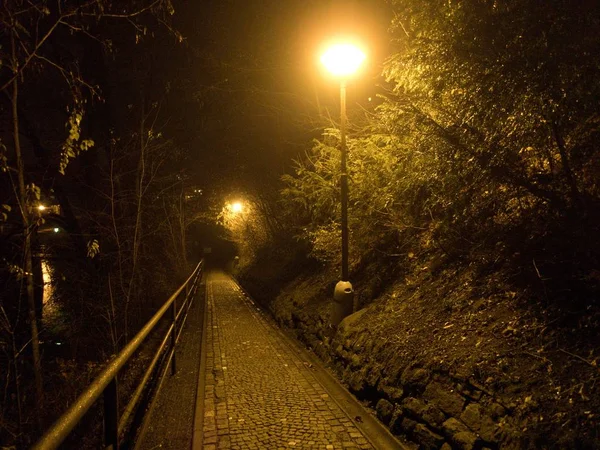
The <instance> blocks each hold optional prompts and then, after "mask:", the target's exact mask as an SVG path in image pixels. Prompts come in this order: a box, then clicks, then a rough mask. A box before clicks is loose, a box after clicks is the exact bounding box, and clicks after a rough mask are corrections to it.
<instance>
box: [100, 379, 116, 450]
mask: <svg viewBox="0 0 600 450" xmlns="http://www.w3.org/2000/svg"><path fill="white" fill-rule="evenodd" d="M104 448H105V449H106V450H118V449H119V397H118V391H117V377H114V378H113V379H112V380H111V381H110V383H108V385H107V386H106V388H105V389H104Z"/></svg>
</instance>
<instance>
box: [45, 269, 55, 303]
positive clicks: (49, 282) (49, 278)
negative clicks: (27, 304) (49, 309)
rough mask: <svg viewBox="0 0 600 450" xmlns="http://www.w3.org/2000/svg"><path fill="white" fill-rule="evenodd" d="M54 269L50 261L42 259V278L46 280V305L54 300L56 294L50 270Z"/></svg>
mask: <svg viewBox="0 0 600 450" xmlns="http://www.w3.org/2000/svg"><path fill="white" fill-rule="evenodd" d="M51 270H52V268H51V266H50V264H48V261H45V260H42V279H43V280H44V300H43V303H44V306H46V304H47V303H49V302H51V301H52V298H53V296H54V286H53V285H52V276H51V274H50V271H51Z"/></svg>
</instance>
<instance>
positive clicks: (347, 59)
mask: <svg viewBox="0 0 600 450" xmlns="http://www.w3.org/2000/svg"><path fill="white" fill-rule="evenodd" d="M364 59H365V54H364V53H363V52H362V51H361V50H360V49H359V48H358V47H356V46H354V45H352V44H341V43H340V44H337V45H333V46H332V47H330V48H329V50H327V52H325V53H324V54H323V56H322V57H321V62H323V64H324V65H325V66H326V67H327V69H328V70H329V71H330V72H331V73H332V74H333V75H335V76H338V77H340V80H341V81H340V134H341V136H340V147H341V148H340V153H341V167H340V189H341V203H342V205H341V206H342V217H341V219H342V221H341V222H342V279H341V281H338V283H337V284H336V285H335V289H334V291H333V301H334V305H333V309H332V311H331V325H332V326H334V327H337V326H338V325H339V324H340V322H341V321H342V320H343V319H344V317H346V316H348V315H350V314H352V313H353V312H354V289H353V288H352V283H350V281H348V278H349V274H348V169H347V167H346V163H347V159H348V148H347V146H346V122H347V117H346V80H347V79H348V77H349V76H351V75H352V74H353V73H355V72H356V70H357V69H358V67H359V66H360V64H361V63H362V62H363V60H364Z"/></svg>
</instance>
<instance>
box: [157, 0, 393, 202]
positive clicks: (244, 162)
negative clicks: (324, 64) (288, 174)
mask: <svg viewBox="0 0 600 450" xmlns="http://www.w3.org/2000/svg"><path fill="white" fill-rule="evenodd" d="M388 23H389V17H388V12H387V9H386V7H385V6H384V2H383V0H374V1H364V0H363V1H358V0H356V1H322V0H321V1H315V0H305V1H300V0H288V1H280V0H262V1H253V2H248V1H241V0H225V1H223V0H221V1H201V2H200V1H184V0H182V1H180V2H179V4H176V15H175V26H176V27H177V28H178V29H179V30H180V31H181V33H182V34H183V35H184V37H185V38H186V41H185V43H184V44H183V45H182V46H181V48H180V49H179V51H178V52H177V56H173V58H172V59H171V60H169V62H168V64H167V65H168V71H169V72H170V73H172V74H173V75H172V76H174V77H175V80H176V81H175V84H177V85H178V87H179V90H178V91H177V93H176V95H175V96H174V97H175V98H172V99H171V102H172V104H171V107H172V108H173V111H176V114H175V118H174V120H173V122H172V123H171V126H172V127H173V131H172V132H173V133H174V135H175V137H176V139H177V140H178V142H179V144H180V145H181V146H182V147H183V148H184V149H186V150H187V151H188V152H189V154H190V156H191V162H190V166H189V167H190V170H191V171H192V172H193V177H194V178H195V179H196V181H197V182H198V183H199V184H204V185H210V186H215V187H216V186H217V185H218V186H219V188H221V189H224V190H227V189H232V190H236V189H239V190H245V189H246V188H248V187H250V188H251V187H252V185H254V184H255V183H256V182H261V181H263V180H264V179H265V178H267V177H271V178H277V177H279V176H280V175H281V174H282V173H283V172H284V171H285V170H286V168H288V167H289V162H290V161H291V159H292V158H294V157H296V156H297V155H298V154H299V153H300V152H303V151H304V150H306V149H308V148H310V141H311V139H312V138H314V137H316V136H318V135H319V133H320V130H321V129H322V127H323V125H324V124H325V123H326V121H324V118H325V117H326V116H327V114H328V113H330V114H331V116H332V117H333V118H334V119H335V120H337V117H338V114H339V112H338V108H339V98H338V97H339V91H338V87H337V81H335V80H333V79H332V78H331V77H329V76H327V75H326V74H325V73H324V72H323V70H322V69H321V67H320V64H319V61H318V56H319V46H320V45H322V42H323V41H324V40H325V39H327V38H329V37H331V36H333V35H340V34H344V35H355V36H357V37H359V39H361V40H362V41H363V42H364V44H365V47H366V48H367V49H368V63H367V64H366V66H365V68H364V70H363V71H362V73H361V74H360V76H359V77H357V78H356V80H355V81H354V82H353V83H352V84H351V85H350V87H349V94H348V95H349V98H348V104H349V107H352V104H353V103H356V102H363V103H364V102H366V99H367V98H368V97H370V96H373V94H374V93H375V92H376V85H377V84H378V83H379V82H380V80H379V78H378V74H379V71H380V70H379V69H380V66H381V62H382V60H383V58H384V57H385V51H386V45H387V44H386V27H387V24H388ZM317 104H319V105H320V107H321V114H322V116H321V118H320V116H319V109H318V107H317ZM257 174H260V175H261V176H259V177H257Z"/></svg>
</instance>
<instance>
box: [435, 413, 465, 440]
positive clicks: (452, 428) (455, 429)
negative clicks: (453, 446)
mask: <svg viewBox="0 0 600 450" xmlns="http://www.w3.org/2000/svg"><path fill="white" fill-rule="evenodd" d="M442 429H443V430H444V434H445V435H446V436H448V437H452V436H454V435H455V434H457V433H461V432H463V431H469V428H468V427H467V426H466V425H465V424H464V423H462V422H461V421H460V420H458V419H455V418H454V417H451V418H449V419H448V420H446V421H445V422H444V423H443V424H442Z"/></svg>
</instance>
